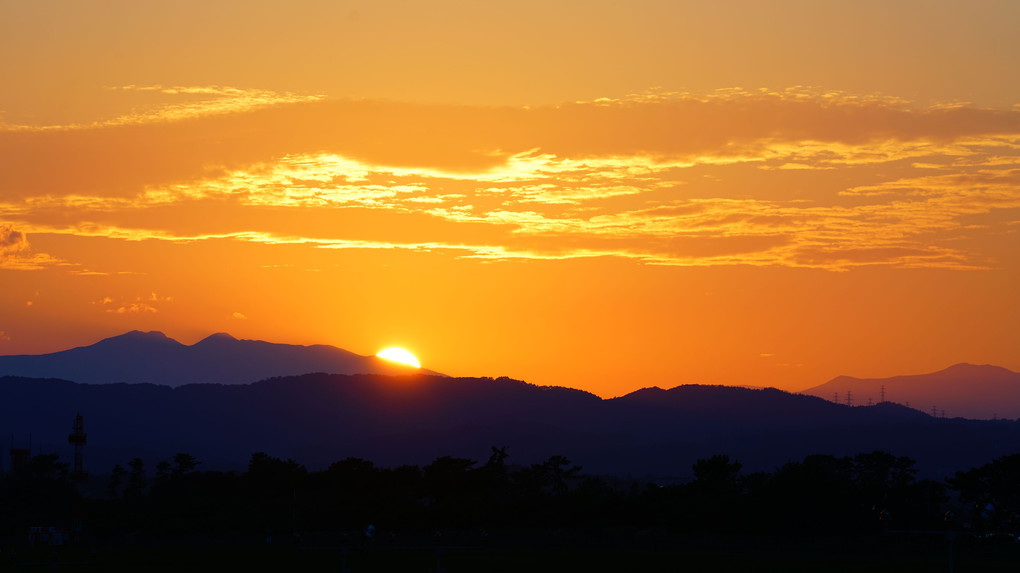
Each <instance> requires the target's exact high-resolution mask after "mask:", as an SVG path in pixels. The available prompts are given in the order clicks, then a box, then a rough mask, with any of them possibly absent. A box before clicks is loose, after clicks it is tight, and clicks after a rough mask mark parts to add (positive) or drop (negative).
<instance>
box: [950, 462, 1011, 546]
mask: <svg viewBox="0 0 1020 573" xmlns="http://www.w3.org/2000/svg"><path fill="white" fill-rule="evenodd" d="M946 482H947V483H948V484H949V486H950V487H952V488H953V489H955V490H956V491H958V492H959V499H960V501H962V502H964V503H969V504H971V505H972V506H973V509H974V511H973V516H972V521H973V523H974V526H975V527H976V528H978V529H983V530H1010V531H1020V487H1018V486H1020V454H1012V455H1009V456H1003V457H999V458H995V459H994V460H992V461H990V462H988V463H987V464H984V465H983V466H980V467H977V468H972V469H970V470H967V471H959V472H956V475H955V476H953V477H951V478H949V479H947V480H946Z"/></svg>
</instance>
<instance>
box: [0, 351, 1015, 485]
mask: <svg viewBox="0 0 1020 573" xmlns="http://www.w3.org/2000/svg"><path fill="white" fill-rule="evenodd" d="M1018 376H1020V375H1017V374H1016V373H1013V372H1010V371H1008V370H1005V369H1001V368H997V367H993V366H972V365H956V366H953V367H951V368H948V369H946V370H944V371H942V372H936V373H933V374H928V375H922V376H901V377H895V378H888V379H882V380H861V379H856V378H849V377H839V378H836V379H834V380H832V381H830V382H829V383H827V384H824V385H822V386H819V387H816V388H812V389H810V390H808V391H806V392H805V393H800V394H796V393H789V392H783V391H780V390H776V389H773V388H748V387H728V386H703V385H684V386H677V387H675V388H671V389H662V388H657V387H651V388H644V389H641V390H638V391H635V392H632V393H630V394H627V395H625V396H620V397H617V398H612V399H602V398H600V397H598V396H595V395H593V394H590V393H588V392H584V391H581V390H575V389H570V388H561V387H547V386H536V385H532V384H528V383H526V382H522V381H517V380H512V379H509V378H496V379H493V378H454V377H447V376H444V375H441V374H437V373H434V372H430V371H427V370H423V369H416V368H411V367H407V366H403V365H401V364H397V363H392V362H388V361H384V360H381V359H378V358H376V357H366V356H359V355H357V354H354V353H351V352H348V351H345V350H342V349H339V348H335V347H331V346H295V345H286V344H272V343H268V342H261V341H254V340H237V339H235V338H233V337H231V336H229V335H226V334H215V335H212V336H210V337H208V338H206V339H204V340H202V341H200V342H198V343H196V344H193V345H190V346H188V345H184V344H181V343H179V342H177V341H175V340H173V339H170V338H168V337H166V336H165V335H163V334H162V333H159V332H148V333H142V332H138V331H134V332H129V333H127V334H124V335H121V336H116V337H113V338H108V339H105V340H102V341H100V342H98V343H96V344H93V345H91V346H84V347H80V348H74V349H71V350H66V351H62V352H56V353H52V354H44V355H35V356H0V436H4V437H5V438H6V437H7V436H11V443H12V447H15V446H17V447H24V446H25V445H27V443H28V442H29V441H31V442H32V443H33V444H34V450H35V452H36V453H38V452H49V453H54V452H55V453H61V454H62V455H63V456H64V457H65V459H69V458H70V446H68V444H67V433H68V431H69V430H70V425H71V423H72V420H73V419H74V416H75V415H76V414H77V413H81V414H82V415H83V416H85V420H86V430H87V432H88V436H89V437H88V446H87V453H86V456H87V459H88V460H89V461H88V464H87V465H88V466H89V467H90V468H91V469H93V471H96V472H105V471H109V469H110V468H111V467H112V466H113V464H117V463H119V464H121V465H123V464H125V463H126V462H127V461H128V460H130V459H132V458H134V457H141V458H143V459H145V460H148V462H149V463H155V462H156V461H159V460H166V459H169V458H171V457H172V456H173V455H174V454H175V453H177V452H187V453H191V454H192V455H195V456H196V457H198V458H199V459H201V460H203V461H204V462H205V463H206V465H205V466H204V467H206V468H209V469H214V468H221V469H222V468H233V469H241V468H243V467H244V466H245V463H246V462H247V460H248V458H249V456H250V455H251V454H252V453H255V452H259V451H263V452H266V453H268V454H270V455H273V456H277V457H281V458H294V459H295V460H298V461H300V462H301V463H304V464H307V465H309V466H310V467H323V466H325V465H328V464H329V463H332V462H334V461H337V460H340V459H344V458H347V457H361V458H365V459H370V460H372V461H375V462H376V463H379V464H383V465H397V464H404V463H415V464H425V463H428V462H430V461H431V460H433V459H435V458H437V457H440V456H444V455H453V456H461V457H468V458H472V459H484V458H485V457H487V456H488V455H489V453H490V447H491V446H499V447H502V446H507V447H509V451H510V453H511V456H512V460H511V461H512V462H516V463H523V464H530V463H536V462H539V461H542V460H544V459H546V458H548V457H550V456H553V455H566V456H569V457H570V458H572V459H573V460H574V461H575V462H576V463H579V464H581V465H583V466H584V467H585V469H586V471H588V472H592V473H603V474H613V475H631V476H657V477H659V478H663V479H673V478H680V479H682V478H684V477H685V476H687V475H688V474H689V472H690V468H691V465H692V463H693V462H694V461H695V460H697V459H699V458H704V457H709V456H712V455H716V454H727V455H730V456H731V457H734V458H736V459H738V460H740V461H741V462H742V463H743V464H744V467H745V469H746V470H748V471H757V470H763V471H771V470H774V469H775V468H776V467H778V466H779V465H782V464H783V463H785V462H787V461H790V460H797V459H802V458H803V457H805V456H807V455H811V454H818V453H823V454H832V455H837V456H843V455H853V454H857V453H861V452H868V451H873V450H886V451H890V452H892V453H894V454H896V455H904V456H910V457H912V458H914V459H916V460H917V461H918V468H919V469H920V470H921V471H922V472H923V474H924V475H928V476H936V477H938V476H946V475H951V474H952V473H953V472H955V471H956V470H959V469H967V468H971V467H975V466H978V465H981V464H983V463H985V462H987V461H988V460H990V459H991V458H994V457H998V456H1002V455H1006V454H1011V453H1015V452H1017V451H1020V420H1017V421H1013V420H1006V419H999V420H971V419H965V418H962V417H958V416H960V415H961V414H964V413H969V414H970V415H973V416H974V417H987V418H990V417H991V416H990V415H989V416H982V413H983V412H984V410H981V409H980V407H979V406H981V407H986V406H989V405H990V404H988V403H984V405H983V406H982V405H981V404H974V405H972V406H973V407H974V408H975V409H973V410H968V409H966V408H967V407H971V405H969V404H970V403H969V402H963V401H961V402H959V404H960V405H959V406H952V405H950V404H952V403H953V402H952V399H953V397H954V396H958V395H961V394H963V395H967V394H981V393H982V392H997V393H998V394H996V396H997V398H995V399H994V400H993V402H994V406H995V407H996V408H997V411H998V412H999V414H998V416H999V417H1000V418H1005V417H1011V416H1012V415H1013V414H1012V412H1013V410H1010V409H1009V408H1010V407H1013V405H1014V404H1017V403H1018V401H1017V400H1016V398H1015V396H1016V394H1014V393H1011V392H1015V391H1016V389H1017V387H1018V381H1017V377H1018ZM883 385H884V386H885V387H886V388H885V392H886V400H885V401H880V402H878V403H876V404H874V405H870V406H864V405H863V403H864V401H865V400H864V398H865V397H866V396H868V393H869V392H872V393H874V394H875V395H876V396H877V392H878V390H879V389H880V387H881V386H883ZM847 390H850V392H851V393H852V395H853V396H855V397H856V400H857V401H856V405H857V407H848V406H847V405H846V404H842V403H838V402H834V401H833V400H832V395H833V393H836V394H837V397H838V396H841V395H843V394H844V393H845V392H846V391H847ZM913 392H920V393H922V394H923V395H927V396H935V397H937V398H938V399H939V401H940V403H943V404H946V406H945V407H946V408H947V409H949V408H952V409H951V410H950V412H951V413H952V414H953V415H952V416H949V417H946V416H942V415H941V411H937V412H936V413H937V414H940V415H936V416H933V415H930V414H929V413H926V412H923V411H920V410H918V409H915V408H908V407H906V406H905V405H903V404H901V403H897V402H906V401H907V400H909V401H910V402H911V405H912V406H923V405H924V403H923V402H922V401H921V400H920V399H918V398H914V396H915V394H913ZM809 394H817V395H818V396H820V397H818V396H813V395H809ZM872 401H873V402H876V401H877V400H875V399H873V400H872ZM29 436H31V437H29ZM150 467H151V466H150Z"/></svg>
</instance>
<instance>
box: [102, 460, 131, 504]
mask: <svg viewBox="0 0 1020 573" xmlns="http://www.w3.org/2000/svg"><path fill="white" fill-rule="evenodd" d="M126 475H127V470H125V469H124V468H123V466H121V465H120V464H116V465H114V466H113V469H112V470H110V484H109V485H108V486H107V487H106V497H108V498H110V499H116V498H118V497H120V486H121V485H123V483H124V476H126Z"/></svg>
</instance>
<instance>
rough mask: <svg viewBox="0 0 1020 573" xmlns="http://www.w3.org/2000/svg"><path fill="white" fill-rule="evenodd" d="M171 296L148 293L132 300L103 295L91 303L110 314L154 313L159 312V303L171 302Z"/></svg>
mask: <svg viewBox="0 0 1020 573" xmlns="http://www.w3.org/2000/svg"><path fill="white" fill-rule="evenodd" d="M173 300H174V299H173V297H169V296H159V295H157V294H156V293H154V292H153V293H150V294H149V295H147V296H137V297H135V298H134V300H127V301H122V300H117V299H115V298H113V297H110V296H105V297H103V298H102V299H100V300H97V301H93V302H92V304H94V305H98V306H101V307H103V312H107V313H110V314H155V313H158V312H159V308H158V307H159V305H160V304H161V303H167V302H173Z"/></svg>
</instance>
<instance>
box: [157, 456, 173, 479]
mask: <svg viewBox="0 0 1020 573" xmlns="http://www.w3.org/2000/svg"><path fill="white" fill-rule="evenodd" d="M170 472H171V467H170V462H168V461H166V460H163V461H161V462H159V463H157V464H156V483H163V482H165V481H166V480H168V479H170Z"/></svg>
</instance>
